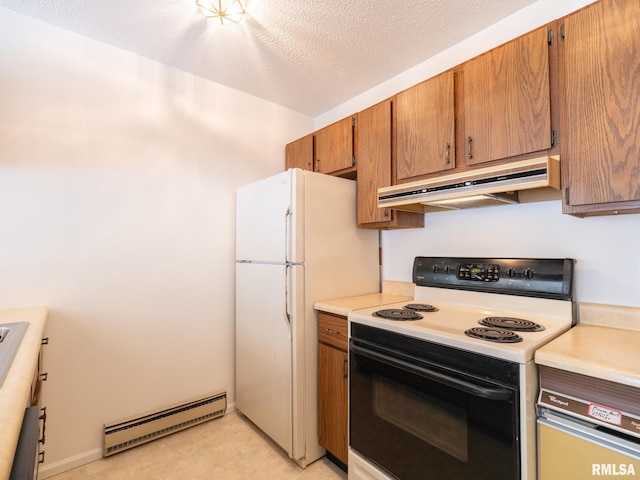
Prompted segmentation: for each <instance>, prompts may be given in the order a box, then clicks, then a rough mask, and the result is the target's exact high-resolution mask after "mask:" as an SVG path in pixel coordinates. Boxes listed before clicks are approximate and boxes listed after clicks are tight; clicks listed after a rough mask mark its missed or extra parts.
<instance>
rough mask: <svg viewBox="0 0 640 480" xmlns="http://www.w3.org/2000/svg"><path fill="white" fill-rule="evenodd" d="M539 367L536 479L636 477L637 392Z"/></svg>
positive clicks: (639, 450)
mask: <svg viewBox="0 0 640 480" xmlns="http://www.w3.org/2000/svg"><path fill="white" fill-rule="evenodd" d="M539 367H540V393H539V397H538V404H537V407H538V419H537V424H538V472H539V477H538V478H539V480H558V479H562V480H584V479H585V478H600V477H602V478H610V477H619V476H624V477H631V478H637V476H640V388H638V387H635V386H632V385H623V384H619V383H614V382H611V381H609V380H603V379H599V378H595V377H589V376H586V375H581V374H577V373H573V372H568V371H565V370H559V369H555V368H550V367H545V366H542V365H541V366H539Z"/></svg>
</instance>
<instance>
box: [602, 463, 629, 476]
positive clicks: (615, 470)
mask: <svg viewBox="0 0 640 480" xmlns="http://www.w3.org/2000/svg"><path fill="white" fill-rule="evenodd" d="M591 475H593V476H594V477H595V476H607V477H612V476H631V475H633V476H635V475H636V469H635V467H634V466H633V463H592V464H591Z"/></svg>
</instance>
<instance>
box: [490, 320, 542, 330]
mask: <svg viewBox="0 0 640 480" xmlns="http://www.w3.org/2000/svg"><path fill="white" fill-rule="evenodd" d="M478 323H479V324H480V325H484V326H485V327H495V328H506V329H507V330H516V331H519V332H541V331H542V330H544V327H543V326H542V325H539V324H537V323H535V322H532V321H530V320H523V319H521V318H513V317H486V318H483V319H482V320H478Z"/></svg>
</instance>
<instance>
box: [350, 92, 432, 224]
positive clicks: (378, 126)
mask: <svg viewBox="0 0 640 480" xmlns="http://www.w3.org/2000/svg"><path fill="white" fill-rule="evenodd" d="M392 119H393V101H392V100H391V99H389V100H385V101H383V102H380V103H378V104H376V105H374V106H372V107H369V108H367V109H366V110H363V111H362V112H359V113H358V129H357V138H358V141H357V142H356V144H357V153H356V156H357V158H358V176H357V179H356V181H357V186H358V188H357V200H358V226H360V227H362V228H377V229H395V228H416V227H420V228H421V227H424V214H423V213H414V212H400V211H396V210H392V209H390V208H379V207H378V188H381V187H388V186H389V185H391V184H392V173H393V171H392V151H391V146H392V130H393V123H392Z"/></svg>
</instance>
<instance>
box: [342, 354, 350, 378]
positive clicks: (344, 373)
mask: <svg viewBox="0 0 640 480" xmlns="http://www.w3.org/2000/svg"><path fill="white" fill-rule="evenodd" d="M342 378H349V360H348V359H347V358H345V359H344V361H343V363H342Z"/></svg>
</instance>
